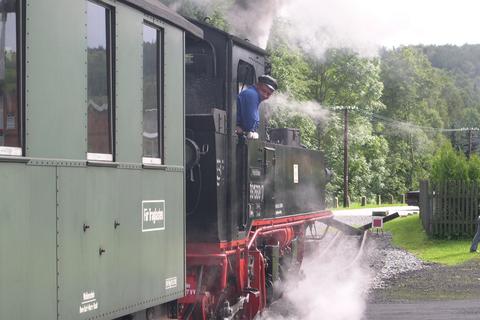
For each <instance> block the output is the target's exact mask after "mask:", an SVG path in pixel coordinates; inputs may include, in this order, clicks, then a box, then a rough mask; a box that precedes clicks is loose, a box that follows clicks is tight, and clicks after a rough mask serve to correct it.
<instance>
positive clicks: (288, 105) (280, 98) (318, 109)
mask: <svg viewBox="0 0 480 320" xmlns="http://www.w3.org/2000/svg"><path fill="white" fill-rule="evenodd" d="M262 103H263V104H264V106H265V107H266V108H263V109H264V110H265V112H266V117H267V118H269V117H270V115H271V113H272V112H273V111H274V110H275V108H282V109H283V108H285V109H288V110H290V111H293V112H295V113H301V114H303V115H308V116H310V117H311V118H312V119H313V120H314V121H315V122H316V123H317V124H326V123H327V122H328V120H329V118H330V112H329V110H328V109H327V108H324V107H323V106H322V105H320V104H319V103H318V102H316V101H297V100H295V99H293V98H292V97H291V96H289V95H288V94H284V93H281V92H277V93H275V94H274V95H272V96H271V97H270V99H268V100H265V101H264V102H262Z"/></svg>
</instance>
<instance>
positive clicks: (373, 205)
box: [328, 202, 407, 211]
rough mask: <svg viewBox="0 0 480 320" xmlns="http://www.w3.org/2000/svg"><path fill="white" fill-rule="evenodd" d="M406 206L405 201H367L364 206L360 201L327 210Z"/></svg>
mask: <svg viewBox="0 0 480 320" xmlns="http://www.w3.org/2000/svg"><path fill="white" fill-rule="evenodd" d="M402 206H407V205H406V204H405V203H383V204H373V203H367V205H366V206H362V204H361V203H360V202H355V203H351V204H350V207H348V208H344V207H342V206H340V207H338V208H330V209H328V210H332V211H336V210H350V209H371V208H385V207H402Z"/></svg>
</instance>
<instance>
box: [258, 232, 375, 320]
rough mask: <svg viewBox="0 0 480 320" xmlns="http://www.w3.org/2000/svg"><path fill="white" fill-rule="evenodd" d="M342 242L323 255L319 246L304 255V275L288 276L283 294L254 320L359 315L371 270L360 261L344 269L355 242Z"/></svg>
mask: <svg viewBox="0 0 480 320" xmlns="http://www.w3.org/2000/svg"><path fill="white" fill-rule="evenodd" d="M343 244H344V245H342V246H341V248H340V247H338V248H337V249H336V250H331V251H329V252H328V253H327V254H325V255H322V251H321V249H318V250H317V251H316V252H314V253H313V254H311V255H310V256H308V257H307V258H305V260H304V262H303V266H302V270H303V274H304V278H303V279H300V280H299V279H298V278H295V279H291V280H289V281H288V280H287V282H286V284H285V286H284V287H283V288H282V289H283V290H282V291H283V296H282V298H281V299H280V300H279V301H277V302H276V303H274V304H273V305H272V307H271V308H269V309H268V310H267V311H266V312H264V313H263V314H262V315H260V316H259V317H257V319H256V320H297V319H304V320H317V319H328V320H360V319H362V318H363V315H364V313H365V310H366V296H367V293H368V288H369V284H370V280H371V272H370V270H369V269H368V268H366V267H365V266H363V265H362V263H358V264H356V265H354V266H352V267H351V268H349V269H348V270H347V269H345V266H346V265H348V264H349V263H350V262H351V259H352V257H353V256H354V255H355V249H353V248H354V247H355V246H356V245H355V244H354V243H353V242H352V243H350V241H347V243H343ZM348 248H352V249H351V250H350V249H348Z"/></svg>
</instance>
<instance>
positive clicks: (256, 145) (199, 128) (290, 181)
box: [186, 21, 327, 242]
mask: <svg viewBox="0 0 480 320" xmlns="http://www.w3.org/2000/svg"><path fill="white" fill-rule="evenodd" d="M193 22H194V23H196V24H197V25H198V26H200V27H201V28H202V29H203V30H204V39H197V38H194V37H189V38H187V41H186V55H187V59H186V81H187V86H186V87H187V93H186V113H187V116H186V136H187V139H188V143H187V150H191V152H187V153H188V154H191V156H192V157H193V158H194V159H197V160H196V161H188V160H187V162H190V163H191V164H192V165H189V164H187V172H186V175H187V217H188V218H187V237H188V241H190V242H199V241H200V242H218V241H234V240H238V239H241V238H243V237H245V236H246V232H248V230H249V229H250V226H251V224H252V221H253V220H255V219H263V218H274V217H280V216H285V215H291V214H301V213H306V212H310V211H315V210H320V209H324V208H325V201H324V199H325V194H324V189H325V184H326V182H327V181H326V180H327V178H326V176H325V167H324V157H323V154H322V153H320V152H316V151H311V150H307V149H305V148H303V147H302V146H301V144H300V133H299V130H298V129H292V128H285V129H271V130H270V131H269V134H267V130H266V127H267V126H266V121H267V120H266V116H265V113H266V110H265V107H263V106H260V112H261V121H260V125H259V129H258V133H259V139H258V140H246V139H244V137H242V136H238V135H237V134H236V133H235V132H234V130H235V123H236V108H237V106H236V97H237V95H238V94H239V93H240V92H241V91H243V90H245V89H247V88H248V87H249V86H251V85H254V84H255V83H256V81H257V77H258V76H259V75H262V74H264V73H265V70H266V69H269V66H268V61H267V53H266V52H265V51H264V50H263V49H261V48H258V47H256V46H254V45H252V44H251V43H249V42H247V41H245V40H241V39H239V38H237V37H235V36H232V35H230V34H228V33H225V32H223V31H221V30H218V29H216V28H213V27H211V26H209V25H206V24H204V23H201V22H195V21H193ZM267 138H269V139H268V141H267ZM193 164H194V165H193Z"/></svg>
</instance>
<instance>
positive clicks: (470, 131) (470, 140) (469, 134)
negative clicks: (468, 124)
mask: <svg viewBox="0 0 480 320" xmlns="http://www.w3.org/2000/svg"><path fill="white" fill-rule="evenodd" d="M471 155H472V129H468V153H467V158H468V159H470V156H471Z"/></svg>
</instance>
